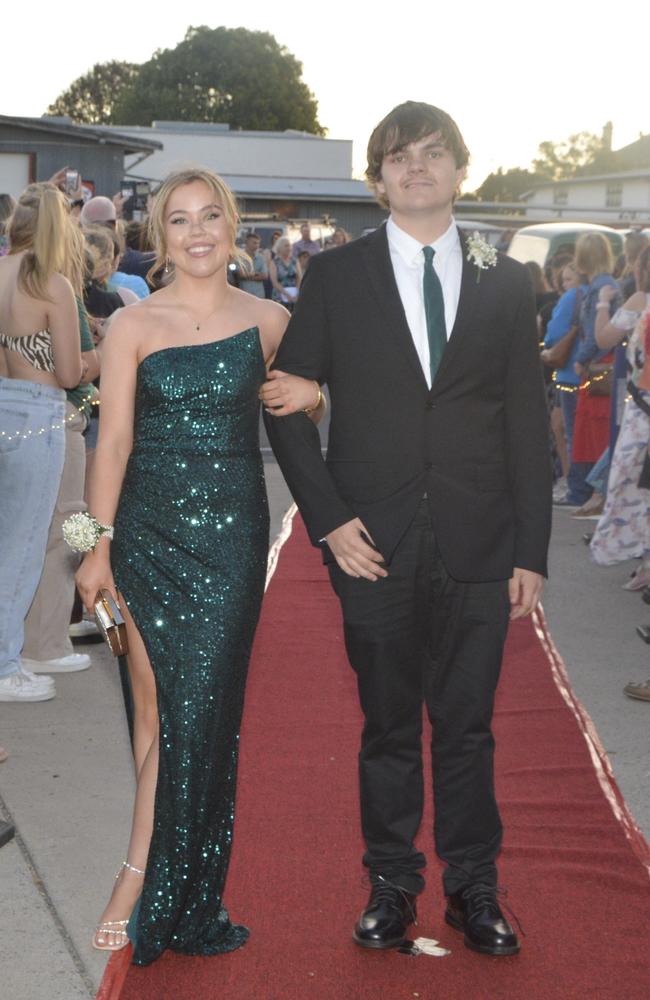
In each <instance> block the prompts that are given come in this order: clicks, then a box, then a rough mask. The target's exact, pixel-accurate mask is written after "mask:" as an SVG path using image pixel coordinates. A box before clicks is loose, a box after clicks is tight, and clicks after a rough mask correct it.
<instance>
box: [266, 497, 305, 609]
mask: <svg viewBox="0 0 650 1000" xmlns="http://www.w3.org/2000/svg"><path fill="white" fill-rule="evenodd" d="M297 513H298V508H297V507H296V505H295V503H292V504H291V506H290V507H289V509H288V511H287V512H286V514H285V515H284V517H283V518H282V527H281V528H280V531H279V534H278V536H277V538H276V539H275V541H274V542H273V545H272V546H271V548H270V549H269V555H268V559H267V563H266V583H265V584H264V591H265V592H266V591H267V590H268V586H269V584H270V582H271V580H272V578H273V574H274V573H275V571H276V569H277V567H278V559H279V558H280V551H281V549H282V546H283V545H284V544H285V542H287V541H288V540H289V538H290V537H291V531H292V529H293V519H294V517H295V516H296V514H297Z"/></svg>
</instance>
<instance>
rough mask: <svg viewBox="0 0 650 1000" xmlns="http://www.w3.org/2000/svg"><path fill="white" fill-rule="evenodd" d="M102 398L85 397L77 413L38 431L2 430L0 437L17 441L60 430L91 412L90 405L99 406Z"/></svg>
mask: <svg viewBox="0 0 650 1000" xmlns="http://www.w3.org/2000/svg"><path fill="white" fill-rule="evenodd" d="M100 402H101V400H99V399H85V400H84V401H83V403H82V404H81V406H78V407H76V413H71V414H69V416H67V417H64V418H63V420H62V421H61V423H60V424H48V426H47V427H39V429H38V430H37V431H35V430H29V431H16V433H15V434H8V433H7V432H6V431H0V439H2V440H3V441H16V440H20V439H22V440H27V438H30V437H38V436H39V435H41V434H47V432H48V431H58V430H61V428H62V427H65V425H66V424H69V423H72V421H73V420H75V418H76V417H77V416H78V415H79V414H80V413H81V415H82V416H83V415H85V414H86V413H88V412H89V407H91V406H99V404H100Z"/></svg>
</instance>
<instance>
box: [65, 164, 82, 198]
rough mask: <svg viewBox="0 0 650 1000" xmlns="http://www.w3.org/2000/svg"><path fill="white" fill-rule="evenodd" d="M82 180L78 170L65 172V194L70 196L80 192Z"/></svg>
mask: <svg viewBox="0 0 650 1000" xmlns="http://www.w3.org/2000/svg"><path fill="white" fill-rule="evenodd" d="M80 181H81V178H80V176H79V171H78V170H66V172H65V193H66V194H68V195H70V194H74V193H75V191H78V190H79V184H80Z"/></svg>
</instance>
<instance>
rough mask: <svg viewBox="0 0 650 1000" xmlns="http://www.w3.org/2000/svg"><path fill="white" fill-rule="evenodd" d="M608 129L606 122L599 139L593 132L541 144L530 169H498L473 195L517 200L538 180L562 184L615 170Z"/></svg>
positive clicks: (486, 198) (488, 198) (484, 198)
mask: <svg viewBox="0 0 650 1000" xmlns="http://www.w3.org/2000/svg"><path fill="white" fill-rule="evenodd" d="M611 130H612V126H611V123H610V122H608V123H607V125H606V126H605V128H604V129H603V134H602V135H600V136H599V135H595V134H594V133H593V132H577V133H576V134H575V135H570V136H569V138H568V139H565V140H563V141H562V142H552V141H550V140H546V141H545V142H541V143H540V144H539V146H538V150H537V152H538V156H537V157H536V158H535V159H534V160H533V162H532V164H531V169H530V170H525V169H522V168H521V167H513V168H511V169H509V170H504V169H503V168H502V167H499V169H498V170H497V171H496V172H495V173H491V174H489V175H488V176H487V177H486V178H485V180H484V181H483V183H482V184H481V186H480V187H479V188H477V189H476V194H477V195H478V197H479V198H480V199H481V200H482V201H517V200H518V199H519V198H520V197H521V195H522V194H524V192H525V191H527V190H528V189H529V188H530V187H531V186H532V185H533V184H539V183H540V182H541V181H563V180H567V179H569V178H570V177H580V176H583V175H585V176H586V175H589V174H598V173H608V172H610V171H612V170H615V169H616V153H613V152H612V150H611Z"/></svg>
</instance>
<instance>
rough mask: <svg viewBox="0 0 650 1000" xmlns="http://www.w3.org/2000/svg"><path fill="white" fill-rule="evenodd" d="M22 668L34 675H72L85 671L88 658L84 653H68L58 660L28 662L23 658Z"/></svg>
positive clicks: (88, 664) (87, 665)
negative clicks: (68, 654)
mask: <svg viewBox="0 0 650 1000" xmlns="http://www.w3.org/2000/svg"><path fill="white" fill-rule="evenodd" d="M23 666H24V667H26V668H27V669H28V670H32V671H33V672H34V673H35V674H45V673H48V674H73V673H74V672H75V671H77V670H87V669H88V667H89V666H90V657H89V656H88V655H87V654H86V653H70V656H60V657H59V658H58V660H28V659H26V658H25V657H23Z"/></svg>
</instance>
